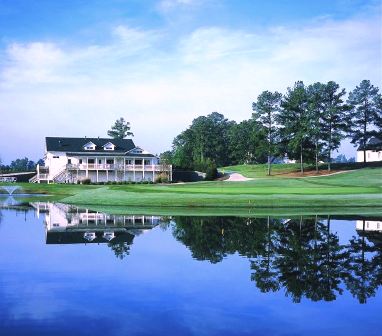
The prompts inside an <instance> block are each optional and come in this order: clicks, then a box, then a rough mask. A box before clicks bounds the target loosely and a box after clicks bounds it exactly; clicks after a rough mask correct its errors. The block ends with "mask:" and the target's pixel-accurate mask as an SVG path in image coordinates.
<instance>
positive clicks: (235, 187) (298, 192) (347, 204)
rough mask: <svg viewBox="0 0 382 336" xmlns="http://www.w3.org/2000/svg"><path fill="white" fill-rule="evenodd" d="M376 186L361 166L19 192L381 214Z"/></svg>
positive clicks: (85, 200)
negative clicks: (318, 173)
mask: <svg viewBox="0 0 382 336" xmlns="http://www.w3.org/2000/svg"><path fill="white" fill-rule="evenodd" d="M381 184H382V169H381V168H365V169H360V170H355V171H351V172H344V173H340V174H337V175H331V176H323V177H307V178H284V179H280V178H262V179H255V180H252V181H246V182H226V181H219V182H198V183H187V184H174V185H147V184H146V185H145V184H143V185H137V184H131V185H107V186H92V185H91V186H87V185H62V184H51V185H44V184H21V186H22V187H23V191H24V192H34V193H47V194H51V195H52V199H54V200H60V201H61V202H65V203H71V204H76V205H83V206H89V205H92V206H98V207H103V206H128V207H132V208H139V207H146V208H148V207H153V208H155V207H157V208H159V207H166V208H168V209H171V208H173V209H174V208H179V207H184V208H195V209H197V208H204V209H207V208H209V209H216V208H220V209H222V208H226V209H242V210H243V211H248V210H250V209H256V208H300V209H301V208H328V207H331V208H335V207H342V208H355V207H373V212H378V211H379V212H380V213H382V211H381V209H382V185H381ZM45 199H46V198H45ZM235 211H236V210H235Z"/></svg>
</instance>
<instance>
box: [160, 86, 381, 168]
mask: <svg viewBox="0 0 382 336" xmlns="http://www.w3.org/2000/svg"><path fill="white" fill-rule="evenodd" d="M252 111H253V113H252V116H251V118H250V119H248V120H244V121H242V122H239V123H237V122H235V121H232V120H228V119H227V118H225V117H224V115H223V114H221V113H218V112H213V113H211V114H209V115H207V116H200V117H197V118H196V119H194V120H193V121H192V124H191V125H190V126H189V127H188V128H187V129H186V130H185V131H183V132H182V133H180V134H179V135H178V136H176V137H175V139H174V140H173V143H172V150H171V151H167V152H164V153H162V154H161V159H162V160H163V161H167V162H168V163H171V164H173V165H174V166H176V167H180V168H184V169H195V170H201V171H207V170H208V169H209V168H211V167H222V166H229V165H236V164H244V163H268V174H269V175H270V174H271V165H272V163H274V162H276V160H278V159H280V158H283V157H284V156H285V155H287V156H288V158H290V159H295V160H297V161H298V162H300V167H301V168H300V169H301V172H302V173H303V172H304V163H315V165H316V170H318V169H319V165H318V164H319V162H320V161H325V162H327V164H328V170H330V169H331V166H330V163H331V162H332V161H333V158H332V155H333V152H334V151H335V150H337V149H338V148H339V146H340V144H341V140H343V139H345V138H349V139H350V140H351V143H352V144H354V145H357V146H359V147H360V148H362V149H363V150H364V162H366V144H367V142H368V141H369V139H370V138H371V137H372V136H377V137H381V134H382V98H381V94H380V93H379V88H378V87H375V86H374V85H372V84H371V83H370V81H369V80H363V81H362V82H361V83H360V84H359V85H358V86H357V87H356V88H355V89H354V90H352V91H351V92H350V93H349V94H348V95H347V93H346V90H345V89H343V88H341V87H340V86H339V84H337V83H336V82H334V81H329V82H328V83H320V82H317V83H314V84H311V85H305V84H304V83H303V82H302V81H298V82H296V83H295V84H294V86H293V87H289V88H288V89H287V91H286V93H284V94H281V93H280V92H270V91H264V92H262V93H261V94H260V95H259V96H258V97H257V100H256V101H255V102H253V104H252Z"/></svg>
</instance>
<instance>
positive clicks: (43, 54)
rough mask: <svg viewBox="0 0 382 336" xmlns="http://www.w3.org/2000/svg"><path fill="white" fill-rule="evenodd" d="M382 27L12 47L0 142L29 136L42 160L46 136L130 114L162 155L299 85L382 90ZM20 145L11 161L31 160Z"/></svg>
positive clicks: (318, 25) (136, 36)
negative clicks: (213, 117)
mask: <svg viewBox="0 0 382 336" xmlns="http://www.w3.org/2000/svg"><path fill="white" fill-rule="evenodd" d="M378 27H379V17H374V18H372V19H370V18H368V19H363V18H358V19H352V20H347V21H341V22H336V21H328V20H326V21H325V20H320V21H318V22H315V23H314V24H312V25H311V26H306V27H301V28H300V29H295V28H289V27H274V28H273V29H269V30H266V31H243V30H233V29H227V28H221V27H201V28H199V29H196V30H195V31H193V32H192V33H190V34H188V35H185V36H180V37H179V38H178V39H176V40H175V41H172V43H171V44H168V43H166V42H167V41H166V39H167V36H166V34H165V31H161V32H157V31H145V30H139V29H135V28H131V27H126V26H117V27H115V28H114V30H113V31H112V34H111V37H112V38H111V39H110V42H109V43H108V44H104V45H88V46H80V47H70V48H69V47H67V46H62V45H59V44H55V43H52V42H51V43H43V42H33V43H24V44H21V43H14V44H11V45H9V46H8V48H7V50H6V57H5V58H6V61H5V62H4V65H3V67H2V69H0V73H1V75H0V76H1V77H0V83H1V84H0V101H1V102H2V104H1V105H0V113H1V115H2V121H4V122H5V123H6V124H7V128H6V129H4V130H3V129H2V133H1V135H0V136H1V138H3V139H6V138H9V137H12V136H14V135H15V132H16V133H17V134H24V136H25V140H26V144H25V145H24V147H23V150H24V149H25V155H29V156H31V157H39V156H41V154H39V153H41V152H42V146H43V143H42V141H43V137H44V136H48V135H57V136H59V135H67V136H84V135H88V136H97V135H100V136H102V135H106V131H107V129H108V128H109V127H110V125H111V124H112V122H113V120H114V119H115V118H117V117H119V116H124V117H125V118H126V119H127V120H129V121H130V122H131V123H132V127H133V131H134V133H135V135H136V137H135V139H136V142H137V143H138V144H140V145H142V146H143V147H146V148H148V149H149V150H152V151H154V152H160V151H163V150H165V149H167V148H169V147H170V144H171V141H172V139H173V137H174V136H176V135H177V134H178V133H179V132H180V131H181V130H182V129H184V128H185V127H187V125H189V124H190V123H191V121H192V119H193V118H194V117H196V116H198V115H201V114H207V113H210V112H212V111H219V112H222V113H224V114H225V115H226V116H227V117H229V118H232V119H235V120H242V119H245V118H249V117H250V115H251V102H252V101H253V100H254V99H256V97H257V95H258V94H259V93H260V92H261V91H262V90H265V89H269V90H280V91H282V92H284V91H285V89H286V87H287V86H290V85H293V82H294V81H296V80H300V79H301V80H304V81H306V82H307V83H311V82H314V81H329V80H336V81H337V82H339V84H340V85H342V86H344V87H346V88H348V89H351V88H353V87H355V85H356V84H358V83H359V82H360V81H361V80H362V79H365V78H367V79H370V80H371V81H372V82H373V83H374V84H375V85H377V86H380V85H381V82H382V81H381V77H380V72H379V71H380V59H381V49H380V48H381V37H380V34H379V29H378ZM165 46H166V48H165ZM15 115H17V118H15V117H14V116H15ZM18 146H19V143H14V144H13V143H10V144H9V143H7V144H6V143H5V142H4V141H0V153H6V155H4V154H3V156H4V157H3V159H5V160H9V159H11V158H12V152H14V153H18V154H17V155H18V156H21V155H24V154H22V153H21V151H20V148H19V147H18ZM36 148H39V153H37V151H36Z"/></svg>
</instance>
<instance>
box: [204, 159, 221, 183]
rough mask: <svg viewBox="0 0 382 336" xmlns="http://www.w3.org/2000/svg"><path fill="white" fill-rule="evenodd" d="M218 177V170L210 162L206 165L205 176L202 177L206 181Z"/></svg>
mask: <svg viewBox="0 0 382 336" xmlns="http://www.w3.org/2000/svg"><path fill="white" fill-rule="evenodd" d="M217 177H218V170H217V168H216V165H215V164H213V163H211V164H209V165H208V166H207V169H206V177H205V178H204V179H205V180H206V181H213V180H215V179H216V178H217Z"/></svg>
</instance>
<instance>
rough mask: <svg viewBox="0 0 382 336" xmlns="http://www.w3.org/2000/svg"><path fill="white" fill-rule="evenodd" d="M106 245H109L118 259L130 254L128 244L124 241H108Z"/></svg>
mask: <svg viewBox="0 0 382 336" xmlns="http://www.w3.org/2000/svg"><path fill="white" fill-rule="evenodd" d="M107 246H109V247H110V248H111V249H112V250H113V251H114V254H115V256H116V257H117V258H119V259H123V258H125V257H127V256H128V255H129V254H130V245H129V244H128V243H126V242H118V243H112V242H110V243H108V244H107Z"/></svg>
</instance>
